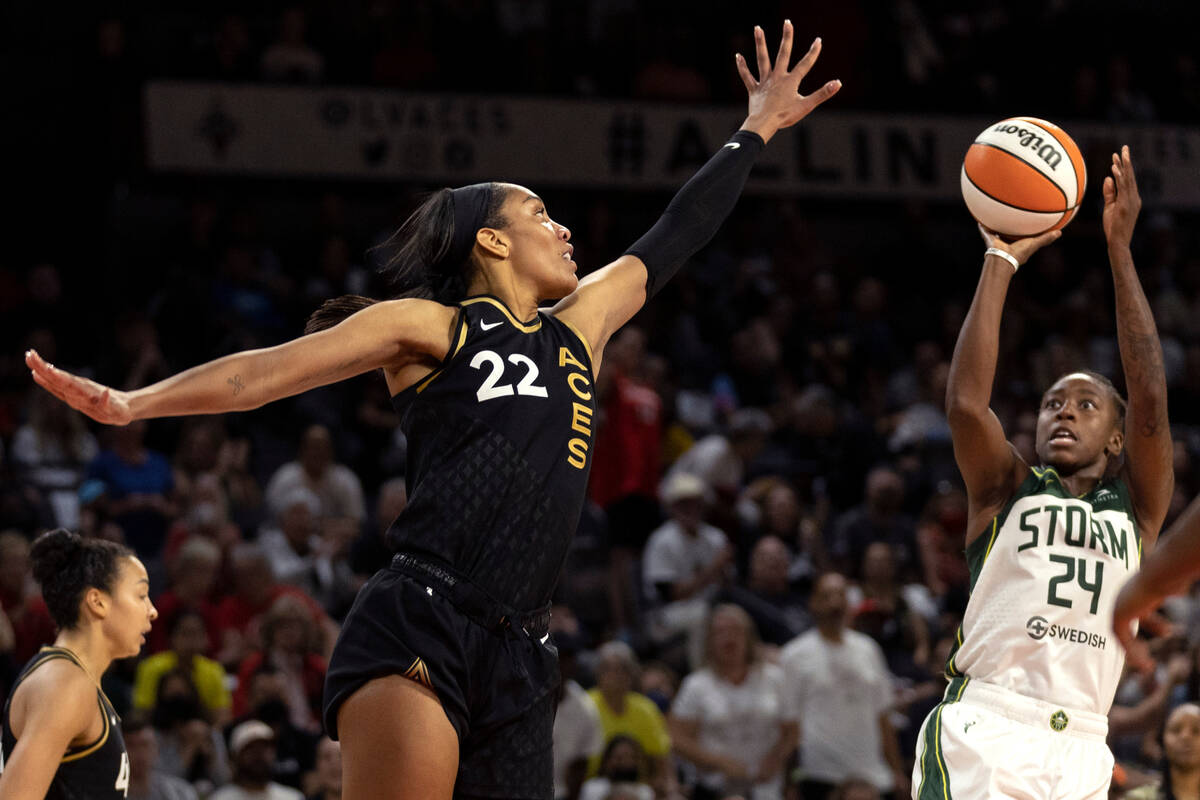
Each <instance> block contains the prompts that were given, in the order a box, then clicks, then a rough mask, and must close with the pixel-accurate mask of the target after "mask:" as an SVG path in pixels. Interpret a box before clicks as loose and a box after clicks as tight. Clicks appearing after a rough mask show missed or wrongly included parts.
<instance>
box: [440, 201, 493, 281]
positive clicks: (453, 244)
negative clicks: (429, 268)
mask: <svg viewBox="0 0 1200 800" xmlns="http://www.w3.org/2000/svg"><path fill="white" fill-rule="evenodd" d="M450 201H451V202H452V203H453V204H454V236H453V237H452V238H451V240H450V252H449V253H447V254H446V265H447V266H448V267H449V268H450V269H452V270H454V269H457V268H458V267H460V266H462V264H463V263H464V262H465V261H466V260H467V257H468V256H470V255H471V248H472V247H474V246H475V234H476V233H478V232H479V229H480V228H482V227H483V223H484V222H486V221H487V212H488V206H490V205H491V204H492V184H490V183H473V184H471V185H470V186H460V187H458V188H457V189H451V190H450Z"/></svg>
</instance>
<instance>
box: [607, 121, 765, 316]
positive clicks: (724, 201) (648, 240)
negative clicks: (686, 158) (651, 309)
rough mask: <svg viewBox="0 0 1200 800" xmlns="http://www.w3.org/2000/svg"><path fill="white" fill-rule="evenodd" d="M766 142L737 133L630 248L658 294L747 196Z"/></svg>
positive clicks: (650, 292) (744, 132)
mask: <svg viewBox="0 0 1200 800" xmlns="http://www.w3.org/2000/svg"><path fill="white" fill-rule="evenodd" d="M764 146H765V142H764V141H763V138H762V137H761V136H760V135H758V134H757V133H756V132H754V131H753V130H749V129H745V128H744V129H743V130H740V131H738V132H737V133H735V134H734V135H733V137H732V138H731V139H730V140H729V142H727V143H726V144H725V145H724V146H722V147H721V149H720V150H718V151H717V152H716V153H715V154H714V155H713V156H712V158H710V159H709V160H708V162H707V163H706V164H705V165H704V166H703V167H701V168H700V169H699V170H698V171H697V172H696V174H695V175H693V176H692V177H691V179H690V180H688V182H687V183H685V184H684V185H683V188H681V189H680V190H679V192H678V193H677V194H676V195H675V197H674V198H673V199H672V200H671V202H670V203H669V204H668V205H667V209H666V211H664V212H663V215H662V216H661V217H660V218H659V220H658V222H656V223H655V224H654V226H653V227H652V228H651V229H650V230H649V231H647V232H646V234H645V235H644V236H642V238H640V239H638V240H637V241H636V242H634V244H633V245H632V246H631V247H630V248H629V250H627V251H626V252H627V253H628V254H630V255H634V256H637V257H638V258H639V259H641V261H642V263H643V264H645V266H646V273H647V279H646V296H647V297H652V296H653V295H654V293H655V292H657V291H658V290H659V289H661V288H662V286H663V285H664V284H666V282H667V281H669V280H670V279H671V277H672V276H674V274H675V273H676V272H677V271H678V270H679V267H680V266H682V265H683V263H684V262H685V261H687V260H688V259H689V258H691V257H692V256H693V255H694V254H695V253H696V252H697V251H699V250H700V248H702V247H704V245H706V244H708V242H709V240H710V239H712V237H713V236H714V235H715V234H716V232H717V229H718V228H720V227H721V224H722V223H723V222H724V221H725V218H726V217H728V216H729V212H730V211H732V210H733V206H734V204H735V203H737V199H738V197H739V196H741V193H742V189H743V187H745V185H746V179H747V178H748V177H749V176H750V170H751V168H752V167H753V166H754V162H755V160H756V159H757V157H758V154H759V153H760V152H762V149H763V147H764Z"/></svg>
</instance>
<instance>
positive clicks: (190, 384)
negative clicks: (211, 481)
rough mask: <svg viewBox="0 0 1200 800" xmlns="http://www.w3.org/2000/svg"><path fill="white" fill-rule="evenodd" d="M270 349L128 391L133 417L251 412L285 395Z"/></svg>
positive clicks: (221, 360)
mask: <svg viewBox="0 0 1200 800" xmlns="http://www.w3.org/2000/svg"><path fill="white" fill-rule="evenodd" d="M277 362H278V359H277V357H275V356H274V355H273V354H272V353H271V350H248V351H246V352H242V353H234V354H233V355H228V356H224V357H222V358H218V359H216V360H215V361H209V362H208V363H206V364H201V365H199V366H196V367H192V368H191V369H189V370H185V371H183V372H181V373H179V374H178V375H172V376H171V377H170V378H167V379H165V380H161V381H159V382H158V383H154V384H151V385H150V386H147V387H145V388H142V389H137V390H135V391H132V392H130V393H129V407H130V410H131V411H132V412H133V418H134V419H150V418H154V417H176V416H184V415H189V414H221V413H225V412H230V411H249V410H250V409H254V408H258V407H260V406H262V405H264V404H266V403H268V402H270V401H271V400H275V399H278V398H279V397H284V396H286V392H284V391H281V387H280V386H278V385H277V382H278V376H277V374H276V373H277V368H278V363H277Z"/></svg>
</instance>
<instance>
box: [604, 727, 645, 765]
mask: <svg viewBox="0 0 1200 800" xmlns="http://www.w3.org/2000/svg"><path fill="white" fill-rule="evenodd" d="M623 744H631V745H633V748H634V750H636V751H637V759H638V773H639V774H640V773H641V771H642V768H643V766H644V764H643V760H644V759H645V757H646V751H645V750H644V749H642V743H641V742H639V741H638V740H637V739H635V738H633V737H632V736H630V735H629V734H627V733H618V734H617V735H616V736H614V737H613V738H611V739H609V740H608V744H606V745H605V746H604V752H603V753H601V754H600V766H599V770H600V772H601V773H603V772H604V770H605V769H606V768H607V767H608V759H609V758H611V757H612V753H613V750H616V749H617V748H618V747H620V746H621V745H623Z"/></svg>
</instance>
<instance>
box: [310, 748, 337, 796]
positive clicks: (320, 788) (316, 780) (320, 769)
mask: <svg viewBox="0 0 1200 800" xmlns="http://www.w3.org/2000/svg"><path fill="white" fill-rule="evenodd" d="M307 800H342V746H341V745H340V744H338V743H337V742H335V741H333V740H332V739H330V738H329V737H328V736H322V737H321V740H320V741H319V742H317V768H316V770H315V771H314V774H313V779H312V791H310V792H309V793H308V795H307Z"/></svg>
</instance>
